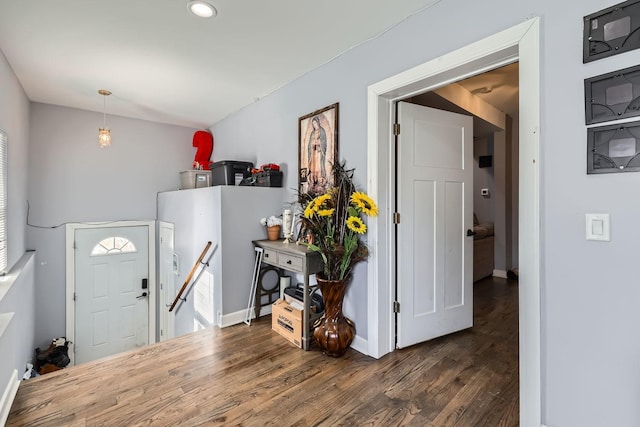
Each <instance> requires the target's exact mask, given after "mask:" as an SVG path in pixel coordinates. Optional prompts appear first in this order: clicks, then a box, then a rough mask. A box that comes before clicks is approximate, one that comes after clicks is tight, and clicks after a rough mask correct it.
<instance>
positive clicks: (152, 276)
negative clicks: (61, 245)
mask: <svg viewBox="0 0 640 427" xmlns="http://www.w3.org/2000/svg"><path fill="white" fill-rule="evenodd" d="M155 224H156V222H155V221H113V222H100V223H68V224H67V225H66V230H65V256H66V262H65V265H66V296H65V301H66V327H65V329H66V338H67V339H68V340H70V341H71V343H70V345H69V358H70V359H71V362H70V364H71V365H72V366H73V365H75V344H74V343H75V338H76V310H75V308H76V307H75V301H74V299H73V295H74V292H75V289H76V258H75V251H74V248H73V246H74V240H75V233H76V230H80V229H96V228H118V227H147V231H148V239H149V254H148V256H149V261H148V262H149V267H148V268H149V273H148V275H149V276H148V280H147V284H148V291H147V292H148V294H149V295H148V296H149V299H148V301H149V310H148V315H149V319H148V322H149V331H148V334H149V344H153V343H155V342H156V329H157V328H156V292H155V291H156V225H155Z"/></svg>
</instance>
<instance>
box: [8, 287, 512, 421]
mask: <svg viewBox="0 0 640 427" xmlns="http://www.w3.org/2000/svg"><path fill="white" fill-rule="evenodd" d="M474 288H475V298H474V300H475V301H474V302H475V326H474V327H473V328H471V329H468V330H466V331H462V332H458V333H456V334H452V335H450V336H447V337H442V338H438V339H435V340H432V341H429V342H426V343H423V344H420V345H416V346H413V347H411V348H406V349H402V350H397V351H395V352H393V353H391V354H388V355H386V356H384V357H383V358H381V359H379V360H375V359H373V358H370V357H367V356H364V355H362V354H360V353H358V352H356V351H355V350H352V349H350V350H349V351H348V352H347V354H346V355H345V357H343V358H341V359H333V358H329V357H325V356H323V355H322V353H321V352H320V351H319V350H317V349H315V348H314V350H313V351H309V352H305V351H302V350H299V349H296V348H294V347H293V346H292V345H291V344H289V343H288V342H287V341H285V340H284V339H283V338H281V337H280V336H279V335H277V334H276V333H274V332H272V331H271V324H270V321H271V318H270V316H265V317H263V318H261V319H259V320H258V321H255V322H254V323H253V324H252V326H251V327H248V326H246V325H244V324H242V325H238V326H234V327H230V328H225V329H219V328H212V329H208V330H204V331H200V332H196V333H192V334H189V335H185V336H183V337H180V338H176V339H173V340H170V341H166V342H163V343H159V344H156V345H152V346H149V347H146V348H144V349H141V350H137V351H134V352H129V353H124V354H121V355H116V356H112V357H109V358H106V359H101V360H98V361H95V362H91V363H87V364H84V365H80V366H76V367H71V368H67V369H64V370H61V371H58V372H54V373H51V374H47V375H43V376H41V377H38V378H35V379H31V380H28V381H25V382H23V383H22V384H21V386H20V388H19V390H18V394H17V396H16V399H15V401H14V403H13V406H12V409H11V413H10V415H9V419H8V422H7V425H8V426H67V425H68V426H137V425H154V426H176V425H185V426H200V425H234V426H235V425H242V426H264V425H277V426H293V425H295V426H315V425H321V426H337V425H356V426H363V425H367V426H378V425H379V426H397V425H416V426H437V427H441V426H491V427H495V426H517V425H518V416H519V415H518V314H517V308H518V289H517V283H515V282H510V281H509V282H508V281H506V280H501V279H485V280H483V281H480V282H477V283H476V284H475V286H474Z"/></svg>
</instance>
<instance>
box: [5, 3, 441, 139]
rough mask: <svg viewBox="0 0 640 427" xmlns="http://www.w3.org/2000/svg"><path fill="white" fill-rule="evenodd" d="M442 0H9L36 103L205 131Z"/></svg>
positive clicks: (9, 33) (9, 31) (10, 40)
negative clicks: (204, 10)
mask: <svg viewBox="0 0 640 427" xmlns="http://www.w3.org/2000/svg"><path fill="white" fill-rule="evenodd" d="M437 1H439V0H394V1H388V0H348V1H345V0H322V1H315V2H311V1H304V0H269V1H264V0H234V1H232V0H212V3H213V4H214V5H215V6H216V8H217V10H218V16H217V17H216V18H210V19H202V18H197V17H195V16H194V15H192V14H191V13H190V12H188V11H187V7H186V4H187V0H30V1H24V0H2V1H0V49H2V51H3V52H4V54H5V56H6V57H7V60H8V61H9V63H10V64H11V67H12V68H13V70H14V72H15V73H16V75H17V76H18V79H19V80H20V83H21V84H22V86H23V87H24V89H25V91H26V94H27V96H28V97H29V99H30V100H31V101H34V102H42V103H47V104H54V105H62V106H68V107H75V108H81V109H85V110H93V111H99V112H102V109H103V99H102V96H101V95H99V94H98V89H103V88H104V89H108V90H110V91H111V92H113V95H111V96H110V97H108V98H107V100H106V101H107V112H108V114H116V115H121V116H125V117H133V118H139V119H146V120H152V121H158V122H163V123H172V124H179V125H184V126H191V127H197V128H205V127H209V126H211V125H212V124H214V123H215V122H217V121H219V120H221V119H223V118H224V117H226V116H227V115H229V114H231V113H233V112H235V111H237V110H239V109H240V108H242V107H243V106H245V105H248V104H250V103H252V102H255V101H256V100H257V99H259V98H261V97H263V96H265V95H267V94H269V93H271V92H273V91H274V90H276V89H278V88H280V87H282V86H284V85H286V84H287V83H288V82H291V81H292V80H294V79H296V78H297V77H299V76H301V75H303V74H304V73H306V72H308V71H310V70H312V69H314V68H316V67H318V66H319V65H321V64H323V63H326V62H327V61H330V60H331V59H332V58H335V57H336V56H338V55H340V54H341V53H343V52H345V51H347V50H349V49H350V48H352V47H354V46H356V45H358V44H361V43H363V42H364V41H366V40H368V39H371V38H374V37H376V36H378V35H380V34H382V33H383V32H385V31H386V30H388V29H389V28H391V27H393V26H394V25H396V24H397V23H399V22H401V21H402V20H404V19H405V18H407V17H409V16H411V15H412V14H415V13H416V12H418V11H420V10H422V9H424V8H426V7H429V6H430V5H432V4H434V3H436V2H437Z"/></svg>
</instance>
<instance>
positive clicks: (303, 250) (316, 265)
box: [253, 240, 324, 350]
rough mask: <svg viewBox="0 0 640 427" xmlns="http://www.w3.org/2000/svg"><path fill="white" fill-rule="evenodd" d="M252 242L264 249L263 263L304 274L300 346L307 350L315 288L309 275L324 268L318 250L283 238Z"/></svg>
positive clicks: (309, 341) (309, 339)
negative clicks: (312, 293) (310, 283)
mask: <svg viewBox="0 0 640 427" xmlns="http://www.w3.org/2000/svg"><path fill="white" fill-rule="evenodd" d="M253 244H254V245H255V246H257V247H260V248H262V249H263V250H264V256H263V257H262V263H263V264H269V265H272V266H274V267H279V268H282V269H283V270H286V271H290V272H292V273H299V274H302V275H303V276H304V292H303V293H304V297H303V298H304V301H303V305H304V313H303V315H302V316H303V317H302V348H304V349H305V350H309V347H310V344H311V333H310V322H311V320H313V316H312V315H311V309H310V303H311V292H312V291H313V290H314V289H315V286H310V285H309V276H310V275H312V274H316V273H319V272H321V271H322V270H323V269H324V264H323V262H322V256H321V255H320V254H319V253H318V252H314V251H312V250H309V249H307V247H306V246H302V245H297V244H295V243H283V240H254V241H253ZM316 317H319V316H316Z"/></svg>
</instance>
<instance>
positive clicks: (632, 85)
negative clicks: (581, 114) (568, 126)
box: [584, 65, 640, 125]
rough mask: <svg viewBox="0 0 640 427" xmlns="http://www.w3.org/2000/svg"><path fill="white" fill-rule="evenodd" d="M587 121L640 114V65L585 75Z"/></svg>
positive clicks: (603, 120) (596, 121)
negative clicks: (598, 74) (594, 75)
mask: <svg viewBox="0 0 640 427" xmlns="http://www.w3.org/2000/svg"><path fill="white" fill-rule="evenodd" d="M584 93H585V95H584V96H585V107H586V108H585V112H586V116H585V122H586V123H587V124H588V125H590V124H593V123H600V122H606V121H611V120H617V119H626V118H629V117H636V116H640V65H636V66H635V67H631V68H626V69H624V70H618V71H614V72H611V73H608V74H603V75H601V76H596V77H592V78H589V79H585V81H584Z"/></svg>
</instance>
